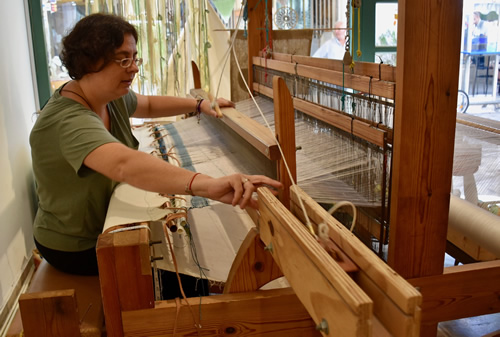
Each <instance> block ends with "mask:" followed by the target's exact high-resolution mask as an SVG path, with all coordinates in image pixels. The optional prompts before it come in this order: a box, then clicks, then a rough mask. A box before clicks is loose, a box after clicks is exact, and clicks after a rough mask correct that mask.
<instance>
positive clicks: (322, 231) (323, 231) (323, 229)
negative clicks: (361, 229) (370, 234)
mask: <svg viewBox="0 0 500 337" xmlns="http://www.w3.org/2000/svg"><path fill="white" fill-rule="evenodd" d="M343 206H350V207H351V208H352V225H351V229H350V231H351V233H352V232H353V231H354V226H355V225H356V218H357V211H356V206H354V204H353V203H352V202H350V201H339V202H338V203H336V204H335V205H333V207H331V208H330V209H329V210H328V213H330V214H331V215H333V214H334V213H335V212H336V211H337V210H338V209H339V208H341V207H343ZM327 221H328V219H327V218H326V217H325V219H324V220H323V222H322V223H320V224H319V225H318V235H319V237H320V238H321V239H324V240H328V239H329V236H328V231H329V230H328V225H327V224H326V223H327Z"/></svg>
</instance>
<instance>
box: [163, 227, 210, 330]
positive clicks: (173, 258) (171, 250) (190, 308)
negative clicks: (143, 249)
mask: <svg viewBox="0 0 500 337" xmlns="http://www.w3.org/2000/svg"><path fill="white" fill-rule="evenodd" d="M166 227H167V226H166V225H165V226H163V231H164V233H165V236H166V237H167V241H168V248H169V249H170V254H172V260H173V262H174V268H175V275H176V276H177V282H178V283H179V289H180V291H181V294H182V298H183V299H184V301H185V302H186V304H187V306H188V308H189V311H190V312H191V316H193V320H194V326H195V327H196V331H197V333H198V336H201V333H200V328H201V324H200V323H199V322H198V321H197V320H196V315H195V314H194V311H193V308H192V307H191V304H189V301H188V300H187V297H186V294H185V293H184V288H183V287H182V281H181V276H180V275H179V267H178V266H177V259H176V258H175V253H174V249H173V248H172V242H171V240H170V235H169V234H168V232H167V229H166ZM176 318H177V317H176ZM175 326H177V322H175Z"/></svg>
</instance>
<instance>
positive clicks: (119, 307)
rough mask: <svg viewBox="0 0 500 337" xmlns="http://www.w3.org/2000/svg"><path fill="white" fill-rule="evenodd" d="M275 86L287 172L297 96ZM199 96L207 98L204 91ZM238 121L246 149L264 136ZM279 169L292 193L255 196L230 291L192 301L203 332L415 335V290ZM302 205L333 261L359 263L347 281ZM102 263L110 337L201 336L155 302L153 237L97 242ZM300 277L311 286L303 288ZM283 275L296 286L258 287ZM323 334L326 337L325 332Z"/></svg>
mask: <svg viewBox="0 0 500 337" xmlns="http://www.w3.org/2000/svg"><path fill="white" fill-rule="evenodd" d="M273 82H274V88H275V89H274V91H275V94H274V104H275V114H276V121H277V122H276V132H277V133H278V139H281V147H282V148H283V151H284V153H285V156H289V157H288V165H291V166H292V165H293V166H295V165H294V160H293V159H294V158H295V136H294V133H293V132H292V133H290V129H292V130H293V129H294V128H293V123H294V118H293V116H294V114H293V102H292V98H291V96H290V93H289V92H288V89H287V87H286V85H285V83H284V81H283V79H281V78H279V77H275V78H274V79H273ZM196 94H199V95H200V94H201V95H202V93H200V92H199V91H197V92H196ZM231 111H232V110H231ZM231 113H232V114H237V112H234V111H232V112H231ZM234 121H235V123H241V124H239V126H238V127H236V128H235V129H236V130H237V131H240V133H241V134H242V135H243V137H242V138H243V139H246V140H247V141H248V142H249V143H250V144H256V143H255V142H256V140H258V139H262V137H261V136H260V135H257V136H255V137H253V138H254V140H248V137H249V136H250V135H252V134H253V133H254V132H255V131H256V130H257V131H259V128H254V127H253V126H252V127H250V128H248V129H247V128H246V127H245V123H246V122H247V121H246V119H241V118H234ZM221 123H224V122H222V121H221ZM290 123H292V127H290V125H289V124H290ZM226 124H227V123H226ZM242 141H243V140H242ZM257 144H260V141H259V142H257ZM264 152H266V151H264ZM290 158H292V160H290ZM279 160H281V159H279ZM278 171H279V173H278V175H279V176H281V178H282V179H281V180H282V181H283V182H284V184H286V185H287V187H286V188H285V191H286V192H285V193H286V195H285V194H282V195H281V201H278V199H276V198H275V197H274V196H273V195H272V193H271V192H270V191H269V190H267V189H265V188H260V189H259V190H258V194H259V209H260V212H259V213H257V212H256V211H253V212H250V214H251V217H252V219H254V221H255V223H256V225H257V228H258V231H257V230H252V231H250V233H249V234H248V236H247V238H246V239H245V241H244V242H243V244H242V246H241V248H240V250H239V252H238V255H237V257H236V259H235V262H234V263H233V266H232V269H231V271H230V274H229V277H228V280H227V283H226V286H225V288H224V294H223V295H220V296H210V297H203V298H202V299H201V303H200V299H197V298H193V299H188V301H189V302H190V303H191V307H192V308H194V311H195V314H194V317H199V316H198V315H199V313H200V312H201V313H202V314H203V321H202V327H201V328H200V330H201V331H202V332H203V333H209V334H222V333H224V332H226V333H229V332H235V331H238V333H239V334H240V335H246V334H254V333H256V332H257V333H258V334H259V335H262V336H266V335H269V336H280V335H283V336H313V335H319V332H318V331H317V330H316V327H317V326H318V325H319V324H321V323H322V322H323V324H326V326H327V327H328V329H329V331H335V332H336V333H337V332H339V333H341V334H342V335H343V336H359V337H361V336H388V335H394V336H402V337H405V336H408V337H416V336H418V334H419V323H420V308H419V305H420V302H421V296H420V294H419V293H418V291H416V290H415V289H414V288H413V287H412V286H411V285H410V284H409V283H407V282H406V281H405V280H404V279H403V278H401V277H399V276H398V275H397V274H396V273H395V272H394V271H393V270H391V268H390V267H388V266H387V265H386V264H385V263H384V262H383V261H381V260H380V259H378V258H377V256H376V255H375V254H374V253H373V252H371V251H370V250H369V249H368V248H366V247H365V246H364V245H363V244H362V243H361V242H360V241H359V240H358V239H357V238H356V237H355V236H354V235H353V234H351V233H350V232H349V231H348V230H347V229H345V227H344V226H343V225H341V224H340V223H339V222H337V221H336V220H335V219H334V218H333V217H331V216H330V215H329V214H328V213H327V212H326V211H325V210H323V209H322V208H321V207H320V206H319V205H318V204H317V203H316V202H314V201H313V200H312V199H311V198H310V197H309V196H307V194H305V193H304V192H303V191H301V190H300V189H299V188H290V181H288V180H289V178H288V175H285V173H284V166H283V165H282V164H281V163H279V164H278ZM294 172H295V170H294V168H293V167H292V174H295V173H294ZM299 199H300V200H302V201H303V203H304V204H305V205H306V208H307V214H308V217H309V218H310V219H311V220H310V221H311V222H312V223H313V224H314V225H317V224H318V223H319V222H321V221H326V222H327V225H328V228H329V236H330V238H331V240H332V241H334V242H336V243H337V245H336V247H337V248H336V249H337V253H336V255H337V256H343V257H344V259H352V262H353V264H355V266H356V268H355V270H351V273H350V274H347V273H346V272H345V271H344V269H343V268H342V266H341V265H340V263H338V262H337V261H335V260H334V259H333V258H332V257H331V256H329V255H328V253H327V252H326V251H325V250H324V249H323V248H321V246H320V245H319V243H318V242H317V241H316V240H315V239H314V238H313V237H312V236H311V234H310V233H309V232H308V231H307V230H306V229H305V226H304V224H303V223H301V222H300V221H299V220H298V219H297V217H299V218H302V220H303V221H304V220H305V219H306V218H305V215H304V214H303V213H302V209H301V208H300V207H298V206H297V205H298V203H299ZM285 205H286V206H287V207H285ZM288 208H289V209H290V210H291V211H289V210H288ZM264 247H267V250H265V249H264ZM270 247H272V248H270ZM97 256H98V262H99V270H100V278H101V288H102V294H103V306H104V312H105V317H106V327H107V333H108V335H109V336H138V335H140V336H153V335H155V336H157V335H171V334H172V333H173V332H174V330H175V331H176V332H177V333H178V334H179V335H189V334H193V333H196V332H197V329H196V328H195V327H194V326H193V323H194V322H193V316H192V314H191V313H190V310H189V307H188V306H187V305H185V304H180V303H178V302H174V301H158V302H155V301H154V295H153V276H152V272H151V252H150V247H149V233H148V231H147V230H145V229H140V230H136V231H131V232H119V233H114V234H103V235H101V236H100V237H99V240H98V246H97ZM304 272H305V273H306V274H307V275H308V282H304V279H303V277H304V276H303V275H304ZM283 274H284V275H285V276H286V277H287V280H288V281H289V282H290V284H291V286H292V288H291V289H288V288H287V289H276V290H271V291H263V290H259V288H260V287H261V286H262V285H264V284H266V283H268V282H270V281H272V280H274V279H276V278H277V277H279V276H281V275H283ZM198 310H199V311H198ZM394 317H397V318H398V319H393V318H394ZM322 334H323V335H327V334H328V333H327V332H326V331H322Z"/></svg>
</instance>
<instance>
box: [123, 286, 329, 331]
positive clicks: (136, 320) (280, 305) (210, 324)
mask: <svg viewBox="0 0 500 337" xmlns="http://www.w3.org/2000/svg"><path fill="white" fill-rule="evenodd" d="M187 301H188V303H189V305H190V306H191V309H192V310H193V311H194V317H193V315H192V314H191V311H190V309H189V307H188V305H187V304H186V303H185V301H182V304H179V305H176V303H175V302H174V301H168V302H167V301H161V302H158V303H157V306H156V307H155V308H154V309H146V310H137V311H125V312H123V325H124V329H123V330H124V333H125V335H126V336H141V337H147V336H173V335H174V327H176V328H175V329H176V331H175V332H176V333H175V336H196V335H197V329H196V328H195V323H194V322H195V320H196V322H198V319H199V318H200V317H201V322H200V325H201V327H200V333H201V335H202V336H226V335H238V336H273V337H274V336H277V337H288V336H294V337H301V336H307V337H308V336H321V334H320V333H319V332H318V331H316V329H315V324H314V322H313V321H312V320H311V318H310V317H309V314H308V313H307V311H306V310H305V309H304V306H303V305H302V304H301V303H300V301H299V300H298V299H297V296H296V295H295V294H294V293H293V291H292V290H291V289H290V288H287V289H275V290H261V291H257V292H248V293H237V294H227V295H217V296H208V297H202V298H188V299H187Z"/></svg>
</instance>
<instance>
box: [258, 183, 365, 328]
mask: <svg viewBox="0 0 500 337" xmlns="http://www.w3.org/2000/svg"><path fill="white" fill-rule="evenodd" d="M258 194H259V210H260V212H261V217H260V220H259V230H260V235H261V238H262V241H264V243H266V245H267V247H268V249H269V250H270V251H271V252H272V255H273V258H274V260H275V261H276V262H277V264H278V265H279V266H280V269H281V271H283V274H284V275H285V277H286V279H287V281H288V282H289V283H290V285H291V286H292V288H293V289H294V291H295V293H296V294H297V297H298V298H299V299H300V301H301V302H302V304H303V305H304V307H305V308H306V310H307V311H308V312H309V314H310V315H311V317H312V318H313V320H314V321H315V322H316V324H319V323H320V322H321V321H323V320H324V321H325V322H327V324H328V326H329V330H330V334H333V335H337V334H339V335H342V336H346V337H347V336H371V332H372V324H373V320H372V305H373V303H372V301H371V299H370V298H369V297H368V296H367V295H366V294H365V293H364V292H363V291H362V290H361V289H360V288H359V286H358V285H356V283H355V282H354V281H353V280H352V279H351V278H350V277H349V276H348V275H347V274H346V273H345V272H344V271H343V270H342V268H341V267H340V266H339V265H338V264H337V263H336V262H335V261H334V260H333V258H331V257H330V256H329V255H328V253H327V252H326V251H325V250H324V249H323V248H321V246H320V245H319V244H318V242H317V241H316V239H315V238H313V237H312V235H311V233H309V232H308V231H307V230H306V228H305V226H304V225H303V224H302V223H300V222H299V221H298V220H297V219H296V218H295V217H294V216H293V215H292V214H291V213H290V212H289V211H288V210H287V209H286V208H285V207H284V206H283V205H282V204H281V203H280V202H279V201H278V199H276V198H275V197H274V195H273V194H272V193H271V192H270V191H269V190H268V189H267V188H259V189H258Z"/></svg>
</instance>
